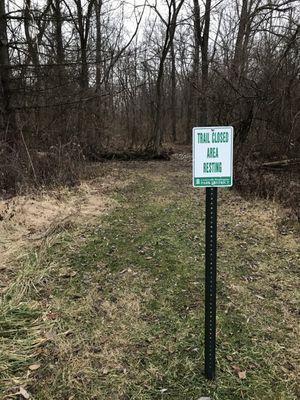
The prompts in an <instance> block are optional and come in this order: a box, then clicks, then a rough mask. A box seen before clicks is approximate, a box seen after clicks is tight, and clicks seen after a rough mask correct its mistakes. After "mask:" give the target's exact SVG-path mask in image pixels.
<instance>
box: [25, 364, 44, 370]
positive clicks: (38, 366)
mask: <svg viewBox="0 0 300 400" xmlns="http://www.w3.org/2000/svg"><path fill="white" fill-rule="evenodd" d="M40 367H41V364H32V365H29V367H28V369H30V371H36V370H37V369H39V368H40Z"/></svg>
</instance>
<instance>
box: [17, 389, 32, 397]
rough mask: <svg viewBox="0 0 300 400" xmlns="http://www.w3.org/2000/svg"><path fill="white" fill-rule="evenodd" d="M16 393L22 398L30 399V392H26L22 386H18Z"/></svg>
mask: <svg viewBox="0 0 300 400" xmlns="http://www.w3.org/2000/svg"><path fill="white" fill-rule="evenodd" d="M17 394H20V395H21V396H22V397H23V398H24V399H30V394H29V393H28V392H27V390H26V389H24V388H23V386H20V389H19V392H18V393H17Z"/></svg>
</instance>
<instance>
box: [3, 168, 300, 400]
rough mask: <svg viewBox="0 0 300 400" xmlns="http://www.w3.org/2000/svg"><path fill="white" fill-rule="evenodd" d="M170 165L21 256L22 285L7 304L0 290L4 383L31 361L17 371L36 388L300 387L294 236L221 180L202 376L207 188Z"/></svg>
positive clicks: (144, 394) (133, 395) (201, 392)
mask: <svg viewBox="0 0 300 400" xmlns="http://www.w3.org/2000/svg"><path fill="white" fill-rule="evenodd" d="M176 168H178V166H176ZM176 168H175V167H174V170H172V168H171V169H170V167H168V168H166V170H165V171H164V170H162V176H161V179H160V180H159V179H158V178H157V176H155V177H154V176H152V175H151V171H150V172H149V171H147V173H145V174H144V176H137V177H136V179H135V182H134V184H131V185H130V186H127V187H126V188H123V189H120V190H119V191H118V192H117V193H116V194H115V197H116V198H117V200H118V201H119V203H120V206H119V207H117V208H116V209H115V210H113V211H112V212H111V213H110V214H109V215H107V216H105V217H103V218H101V219H99V223H98V224H97V226H91V227H90V228H89V229H86V228H85V229H83V228H82V229H81V230H78V229H77V230H75V229H70V230H69V231H68V232H64V233H61V234H60V235H59V236H58V237H56V239H55V240H53V241H52V242H51V243H49V244H48V246H47V247H46V248H43V251H42V252H41V253H40V254H39V256H38V257H31V258H29V259H27V260H26V262H25V263H24V270H23V273H22V275H20V277H19V278H18V279H17V282H18V285H19V286H17V287H18V288H20V287H21V286H20V285H21V282H22V277H23V280H24V276H26V282H31V284H28V283H27V286H26V287H25V288H24V290H23V291H21V292H22V295H21V296H18V301H17V302H16V303H15V305H14V307H12V306H11V307H10V306H9V305H10V304H11V302H12V301H13V299H14V296H13V295H10V298H9V297H8V296H9V295H8V294H7V295H6V297H5V298H4V301H3V307H4V308H3V309H4V310H5V311H4V313H3V317H2V319H1V321H0V329H1V333H0V335H1V346H5V345H6V343H7V341H8V340H9V341H10V342H11V343H13V346H14V349H15V355H16V359H17V360H15V359H14V358H13V354H14V352H13V351H12V352H10V354H5V353H3V354H4V356H2V357H1V358H0V366H1V367H0V368H1V369H0V370H1V371H2V373H3V374H4V378H5V380H6V384H5V391H3V393H10V392H11V393H13V391H14V383H13V380H14V379H16V377H17V376H21V375H22V371H23V375H24V371H25V370H26V368H27V369H28V366H29V365H30V363H33V362H39V363H40V364H41V367H40V368H39V369H38V370H37V371H34V373H31V374H30V379H28V380H27V381H26V382H25V381H24V383H23V384H24V385H25V384H26V385H27V386H26V389H27V390H28V392H30V394H31V396H32V398H35V399H38V400H46V399H47V400H48V399H112V400H114V399H116V400H117V399H118V400H126V399H128V400H129V399H136V400H148V399H149V400H150V399H151V400H155V399H172V400H174V399H178V400H186V399H189V400H193V399H195V400H197V399H199V398H200V397H201V396H210V397H211V398H212V399H215V400H240V399H249V400H251V399H253V400H254V399H255V400H257V399H265V400H268V399H270V400H271V399H272V400H280V399H282V400H293V399H295V400H296V399H297V398H298V396H299V389H298V387H297V372H298V371H297V368H298V367H297V365H298V364H297V357H298V350H297V334H298V332H297V306H298V305H299V298H297V291H296V285H295V271H294V267H295V266H296V265H297V263H298V265H299V245H298V244H297V240H296V238H295V237H293V236H292V234H291V235H290V236H289V237H287V236H281V235H280V234H278V233H277V231H276V226H275V225H276V224H275V222H274V223H273V221H269V220H267V221H268V223H266V224H264V221H265V218H266V215H268V212H270V211H268V210H269V207H270V208H272V207H273V206H272V205H271V204H269V203H266V202H252V203H249V202H246V201H244V200H242V199H241V198H239V197H238V196H237V195H236V194H234V192H232V191H228V190H226V189H224V191H223V192H222V193H221V197H220V199H219V260H218V316H217V343H218V345H217V379H216V381H215V382H208V381H206V380H205V378H204V377H203V364H204V355H203V350H204V349H203V346H204V343H203V342H204V337H203V333H204V332H203V327H204V283H203V280H204V196H203V191H199V190H195V189H192V188H191V187H190V171H189V170H184V173H181V174H176ZM131 172H132V171H131ZM220 192H221V190H220ZM274 207H275V206H274ZM24 271H27V273H26V272H24ZM30 271H31V272H30ZM41 271H42V273H41ZM24 274H25V275H24ZM18 290H19V289H18ZM36 330H38V332H37V331H36ZM40 337H42V338H45V340H44V341H43V342H42V344H39V345H38V351H36V349H37V348H36V347H35V346H36V345H37V343H38V342H39V341H38V338H40ZM22 354H23V355H24V357H22ZM3 366H4V367H3ZM239 372H240V373H241V372H242V373H243V372H245V379H241V377H243V374H240V376H239ZM8 382H9V384H8Z"/></svg>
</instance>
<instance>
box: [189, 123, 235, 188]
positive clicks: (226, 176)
mask: <svg viewBox="0 0 300 400" xmlns="http://www.w3.org/2000/svg"><path fill="white" fill-rule="evenodd" d="M232 165H233V127H232V126H210V127H200V128H194V129H193V186H194V187H226V186H232V184H233V172H232V171H233V168H232Z"/></svg>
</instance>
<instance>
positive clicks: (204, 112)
mask: <svg viewBox="0 0 300 400" xmlns="http://www.w3.org/2000/svg"><path fill="white" fill-rule="evenodd" d="M210 9H211V0H206V4H205V14H204V30H203V38H202V42H201V60H202V68H201V73H202V88H201V89H202V104H201V114H200V123H201V125H204V126H205V125H207V124H208V66H209V61H208V39H209V28H210Z"/></svg>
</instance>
